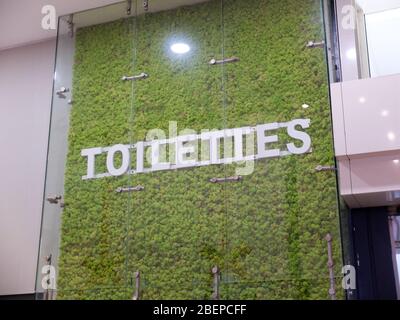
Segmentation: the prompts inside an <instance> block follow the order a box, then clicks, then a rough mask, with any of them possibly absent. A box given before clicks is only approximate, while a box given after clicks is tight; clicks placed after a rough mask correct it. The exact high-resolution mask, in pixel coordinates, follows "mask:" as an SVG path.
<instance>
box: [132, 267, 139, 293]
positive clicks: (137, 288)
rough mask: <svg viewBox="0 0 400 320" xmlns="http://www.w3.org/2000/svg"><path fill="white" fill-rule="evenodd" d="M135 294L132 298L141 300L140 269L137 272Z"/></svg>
mask: <svg viewBox="0 0 400 320" xmlns="http://www.w3.org/2000/svg"><path fill="white" fill-rule="evenodd" d="M135 281H136V283H135V294H134V295H133V297H132V300H140V271H137V272H135Z"/></svg>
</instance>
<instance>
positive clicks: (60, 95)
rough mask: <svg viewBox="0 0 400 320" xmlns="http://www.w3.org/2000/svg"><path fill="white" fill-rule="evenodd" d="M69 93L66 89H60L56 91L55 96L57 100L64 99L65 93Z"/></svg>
mask: <svg viewBox="0 0 400 320" xmlns="http://www.w3.org/2000/svg"><path fill="white" fill-rule="evenodd" d="M67 92H69V89H68V88H65V87H61V88H60V89H59V90H57V91H56V94H57V95H58V97H59V98H62V99H65V98H66V96H65V93H67Z"/></svg>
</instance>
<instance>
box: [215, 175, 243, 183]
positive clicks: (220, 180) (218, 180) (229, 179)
mask: <svg viewBox="0 0 400 320" xmlns="http://www.w3.org/2000/svg"><path fill="white" fill-rule="evenodd" d="M242 180H243V177H242V176H235V177H226V178H212V179H210V182H211V183H224V182H238V181H242Z"/></svg>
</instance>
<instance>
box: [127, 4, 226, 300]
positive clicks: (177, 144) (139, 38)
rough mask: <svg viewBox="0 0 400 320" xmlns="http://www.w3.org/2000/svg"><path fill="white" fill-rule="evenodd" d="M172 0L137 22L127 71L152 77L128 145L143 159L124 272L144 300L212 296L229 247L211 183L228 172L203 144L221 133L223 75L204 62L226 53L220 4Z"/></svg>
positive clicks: (136, 103) (219, 191)
mask: <svg viewBox="0 0 400 320" xmlns="http://www.w3.org/2000/svg"><path fill="white" fill-rule="evenodd" d="M195 2H201V3H199V4H195V5H192V6H188V5H190V4H193V3H195ZM139 3H140V2H139ZM175 3H176V1H166V0H164V1H162V6H161V4H160V2H159V3H157V2H150V3H149V11H147V12H145V13H144V14H140V15H139V16H138V19H137V22H136V23H137V28H136V30H137V33H136V37H134V42H136V48H135V50H136V57H137V58H136V62H135V68H134V70H135V71H134V74H135V75H137V74H141V73H142V72H144V73H146V74H148V75H149V77H148V78H147V79H145V80H141V81H137V82H135V84H134V87H135V89H134V92H135V93H134V100H133V113H134V122H133V125H132V126H133V132H132V139H133V140H132V143H135V144H138V143H139V142H140V141H145V149H144V151H145V156H146V160H145V168H144V170H137V171H138V172H137V173H136V174H135V175H133V176H132V182H131V185H132V186H143V187H144V190H143V191H142V192H140V193H134V194H132V195H131V199H132V206H131V211H130V234H129V241H130V242H129V248H128V250H129V259H128V260H129V263H128V265H129V267H128V268H129V270H130V271H132V272H135V271H140V272H141V275H142V277H141V281H142V291H141V298H143V299H210V298H211V295H212V287H211V286H212V275H211V269H212V267H213V266H214V265H219V264H220V262H221V261H223V259H224V254H225V246H226V244H225V234H224V226H223V224H224V223H225V220H224V215H225V206H224V197H225V193H224V191H223V190H224V186H223V185H222V184H218V183H211V182H210V181H209V180H210V179H212V178H224V176H225V175H224V170H223V165H209V162H210V161H213V162H217V160H212V159H211V157H210V138H209V137H208V138H207V130H208V131H212V130H221V129H223V128H224V122H223V117H224V112H223V105H222V100H223V95H222V90H223V88H222V69H221V67H220V66H219V65H210V64H209V61H210V60H211V59H213V58H214V59H221V58H222V56H223V51H222V41H221V39H222V36H223V34H222V28H221V1H220V0H217V1H215V0H214V1H180V3H181V4H182V6H179V7H178V8H177V7H176V5H175ZM159 4H160V5H159ZM161 9H166V10H162V11H160V10H161ZM202 131H203V132H204V141H201V138H200V135H201V133H202ZM177 137H179V138H177ZM165 139H169V140H168V141H164V142H162V143H160V144H159V145H156V144H154V143H153V144H151V142H149V141H154V140H165ZM157 149H159V156H158V157H157V156H153V159H151V153H152V152H153V153H154V152H156V151H157ZM215 154H216V152H213V155H215ZM165 163H168V164H165ZM140 171H144V172H140Z"/></svg>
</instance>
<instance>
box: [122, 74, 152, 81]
mask: <svg viewBox="0 0 400 320" xmlns="http://www.w3.org/2000/svg"><path fill="white" fill-rule="evenodd" d="M148 77H149V75H148V74H147V73H144V72H142V73H141V74H139V75H138V76H130V77H128V76H123V77H122V78H121V80H122V81H135V80H142V79H147V78H148Z"/></svg>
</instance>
